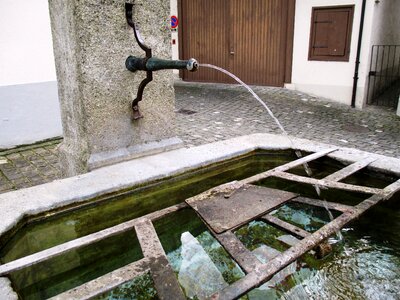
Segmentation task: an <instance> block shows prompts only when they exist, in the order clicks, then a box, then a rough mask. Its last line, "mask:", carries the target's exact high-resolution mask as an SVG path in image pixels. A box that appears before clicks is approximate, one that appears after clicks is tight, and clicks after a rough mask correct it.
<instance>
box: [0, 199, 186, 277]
mask: <svg viewBox="0 0 400 300" xmlns="http://www.w3.org/2000/svg"><path fill="white" fill-rule="evenodd" d="M185 207H187V204H186V203H181V204H178V205H174V206H171V207H168V208H165V209H162V210H160V211H156V212H153V213H150V214H148V215H146V216H144V218H146V217H147V218H149V219H152V220H155V219H158V218H161V217H162V216H166V215H168V214H170V213H172V212H175V211H178V210H181V209H183V208H185ZM140 219H141V218H138V219H133V220H130V221H127V222H124V223H121V224H118V225H116V226H113V227H109V228H106V229H103V230H101V231H97V232H95V233H92V234H89V235H86V236H83V237H81V238H78V239H75V240H72V241H69V242H66V243H63V244H61V245H58V246H54V247H52V248H49V249H46V250H43V251H40V252H36V253H34V254H31V255H28V256H25V257H22V258H19V259H16V260H14V261H11V262H9V263H6V264H4V265H0V276H3V275H7V274H9V273H11V272H14V271H17V270H21V269H23V268H26V267H29V266H32V265H35V264H38V263H40V262H43V261H45V260H48V259H50V258H53V257H56V256H59V255H61V254H64V253H66V252H68V251H71V250H75V249H78V248H80V247H83V246H87V245H90V244H93V243H95V242H98V241H100V240H102V239H105V238H108V237H111V236H114V235H117V234H120V233H123V232H126V231H128V230H132V229H133V228H134V226H135V225H136V224H137V222H138V221H139V220H140Z"/></svg>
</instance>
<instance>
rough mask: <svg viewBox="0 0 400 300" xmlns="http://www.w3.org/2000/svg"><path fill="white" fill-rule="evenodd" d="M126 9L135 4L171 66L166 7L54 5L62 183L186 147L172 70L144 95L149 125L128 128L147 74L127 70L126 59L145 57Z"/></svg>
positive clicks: (110, 1)
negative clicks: (177, 124) (177, 119)
mask: <svg viewBox="0 0 400 300" xmlns="http://www.w3.org/2000/svg"><path fill="white" fill-rule="evenodd" d="M125 3H128V4H129V3H131V4H133V3H135V5H134V11H133V14H134V15H133V17H134V19H136V20H140V23H139V24H138V25H139V26H140V31H141V34H142V35H143V36H144V37H146V44H147V45H148V46H149V47H150V48H152V50H153V53H154V55H156V56H158V57H160V58H164V59H170V58H171V46H170V29H169V24H168V17H169V11H170V7H169V1H167V0H154V1H151V2H149V1H146V0H136V1H133V0H128V1H125V0H118V1H115V0H104V1H100V2H99V1H96V0H87V1H86V0H85V1H77V0H70V1H63V0H50V1H49V6H50V15H51V25H52V34H53V43H54V53H55V59H56V70H57V78H58V89H59V99H60V102H61V112H62V123H63V131H64V141H63V143H62V144H61V147H60V149H59V150H60V157H61V165H62V170H63V174H64V175H65V176H73V175H77V174H81V173H85V172H87V171H90V170H92V169H94V168H98V167H101V166H104V165H109V164H112V163H115V162H119V161H124V160H129V159H132V158H135V157H138V156H142V155H145V154H154V153H156V152H162V151H165V150H171V149H174V148H177V147H180V146H181V140H180V139H179V138H177V137H176V134H175V113H174V108H175V105H174V101H175V94H174V88H173V79H172V78H173V76H172V71H171V70H165V71H161V72H158V73H157V75H156V76H154V81H153V82H151V83H150V84H148V86H147V88H146V90H145V91H144V95H143V97H144V98H145V99H147V101H143V102H142V103H141V112H142V113H143V115H145V118H141V119H140V120H135V121H132V120H131V114H132V112H131V109H130V105H131V102H132V101H133V100H134V99H135V97H136V92H137V90H138V87H139V85H140V83H141V81H142V80H143V79H144V78H145V75H146V74H145V73H144V72H137V73H132V72H130V71H129V70H127V69H126V67H125V59H126V58H127V57H128V56H130V55H133V56H138V57H140V56H143V50H142V49H141V48H140V47H139V45H138V44H137V42H136V41H135V36H134V33H133V32H132V28H131V27H130V26H129V24H128V23H127V20H126V10H125Z"/></svg>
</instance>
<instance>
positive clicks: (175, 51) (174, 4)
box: [170, 0, 180, 77]
mask: <svg viewBox="0 0 400 300" xmlns="http://www.w3.org/2000/svg"><path fill="white" fill-rule="evenodd" d="M170 5H171V16H177V17H178V19H179V18H180V17H179V16H178V1H177V0H170ZM179 26H180V25H179V24H178V27H179ZM172 40H175V42H176V44H175V45H172ZM171 47H172V59H179V38H178V31H172V32H171ZM173 73H174V75H175V77H179V71H178V70H173Z"/></svg>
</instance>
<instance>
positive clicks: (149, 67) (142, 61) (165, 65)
mask: <svg viewBox="0 0 400 300" xmlns="http://www.w3.org/2000/svg"><path fill="white" fill-rule="evenodd" d="M125 13H126V20H127V22H128V24H129V26H130V27H132V29H133V33H134V34H135V39H136V42H137V43H138V45H139V47H140V48H142V50H143V51H144V52H145V53H146V57H135V56H128V58H127V59H126V61H125V66H126V68H127V69H128V70H129V71H131V72H136V71H146V74H147V75H146V78H145V79H143V80H142V82H141V83H140V85H139V89H138V92H137V96H136V99H135V100H133V102H132V110H133V119H134V120H137V119H140V118H143V115H142V114H141V113H140V111H139V101H141V100H142V97H143V91H144V88H145V87H146V85H147V84H148V83H149V82H151V81H152V80H153V71H158V70H167V69H177V70H183V69H186V70H188V71H190V72H194V71H196V70H197V69H198V66H199V65H198V63H197V61H196V60H195V59H194V58H191V59H189V60H170V59H160V58H157V57H153V55H152V51H151V49H150V48H149V47H147V46H146V45H145V44H144V42H143V39H142V37H141V36H140V33H139V29H138V27H137V24H135V22H134V21H133V4H131V3H125Z"/></svg>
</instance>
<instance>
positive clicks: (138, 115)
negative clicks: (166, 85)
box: [125, 3, 153, 120]
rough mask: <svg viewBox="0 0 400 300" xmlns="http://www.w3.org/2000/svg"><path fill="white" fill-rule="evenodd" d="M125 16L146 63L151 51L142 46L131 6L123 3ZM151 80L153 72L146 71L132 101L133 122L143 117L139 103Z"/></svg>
mask: <svg viewBox="0 0 400 300" xmlns="http://www.w3.org/2000/svg"><path fill="white" fill-rule="evenodd" d="M125 14H126V20H127V22H128V24H129V26H130V27H132V29H133V33H134V34H135V39H136V42H137V43H138V45H139V47H140V48H142V49H143V51H144V52H145V53H146V58H145V60H146V61H147V60H148V59H149V58H151V57H152V56H153V55H152V51H151V49H150V48H149V47H147V46H146V45H145V44H144V42H143V39H142V37H141V36H140V32H139V29H138V27H137V25H136V24H135V22H133V4H131V3H125ZM152 80H153V72H152V71H147V72H146V78H145V79H143V80H142V82H141V83H140V85H139V89H138V91H137V95H136V98H135V100H133V101H132V111H133V115H132V118H133V119H134V120H137V119H140V118H143V115H142V114H141V113H140V110H139V101H141V100H142V98H143V91H144V88H145V87H146V85H147V84H148V83H149V82H151V81H152Z"/></svg>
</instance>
